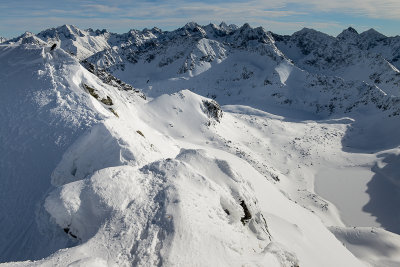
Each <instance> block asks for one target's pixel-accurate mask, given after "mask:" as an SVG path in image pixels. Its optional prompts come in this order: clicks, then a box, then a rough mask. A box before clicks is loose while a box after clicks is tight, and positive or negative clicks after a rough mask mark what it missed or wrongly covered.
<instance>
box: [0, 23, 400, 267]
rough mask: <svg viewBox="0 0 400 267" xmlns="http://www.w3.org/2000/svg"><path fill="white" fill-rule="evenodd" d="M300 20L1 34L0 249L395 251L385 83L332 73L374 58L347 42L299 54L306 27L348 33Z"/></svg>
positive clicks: (79, 256)
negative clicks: (345, 55)
mask: <svg viewBox="0 0 400 267" xmlns="http://www.w3.org/2000/svg"><path fill="white" fill-rule="evenodd" d="M303 33H304V36H303V34H301V33H297V34H295V35H294V36H292V37H290V38H289V37H282V36H277V35H274V34H272V33H269V32H266V31H265V30H264V29H262V28H251V27H250V26H249V25H248V24H245V25H243V26H242V27H236V26H234V25H230V26H227V25H226V24H221V25H213V24H210V25H207V26H200V25H198V24H196V23H189V24H187V25H185V26H184V27H182V28H180V29H178V30H176V31H173V32H162V31H161V30H159V29H157V28H154V29H151V30H146V29H145V30H143V31H135V30H132V31H130V32H129V33H127V34H125V35H116V34H112V33H108V32H106V31H93V30H87V31H82V30H79V29H77V28H76V27H73V26H68V25H66V26H62V27H59V28H54V29H50V30H46V31H44V32H42V33H40V34H38V35H37V36H36V35H34V34H31V33H25V34H24V35H22V36H20V37H19V38H15V39H13V40H10V41H8V42H6V43H5V44H2V45H0V63H1V66H4V67H5V68H4V71H2V72H1V73H0V92H1V93H0V94H1V98H0V99H1V100H0V101H1V106H2V107H3V112H2V113H1V115H0V116H1V117H0V118H1V122H2V125H4V127H2V128H1V129H0V131H1V135H0V144H1V147H3V148H5V149H4V151H5V153H1V156H0V164H1V169H2V173H1V179H0V183H1V185H0V188H1V189H0V190H1V194H0V198H1V199H0V201H1V202H0V203H2V204H1V206H0V207H1V211H2V214H7V216H4V217H3V218H2V219H1V220H0V226H1V228H0V229H1V230H0V238H1V242H0V262H8V263H5V264H4V265H5V266H54V265H60V266H67V265H71V266H128V265H129V266H131V265H133V266H155V265H157V266H160V265H164V266H175V265H185V266H187V265H190V266H208V265H218V266H228V265H230V266H232V265H233V266H242V265H249V266H266V265H267V266H396V265H398V264H399V262H400V243H399V242H398V234H400V230H399V228H398V225H400V221H399V220H400V219H399V218H400V214H399V213H398V209H397V204H398V201H399V198H398V196H399V195H398V189H399V181H398V175H397V174H398V171H399V169H398V167H397V166H398V155H399V154H400V149H399V145H400V139H399V136H400V132H399V131H400V130H399V129H398V127H397V125H399V118H400V117H399V109H400V106H399V99H398V96H396V94H395V93H391V94H388V93H387V92H386V91H388V90H389V89H388V88H389V87H390V86H392V85H393V86H394V84H395V83H389V82H388V83H386V82H385V84H389V85H390V86H389V85H388V87H386V88H381V87H379V85H378V86H377V84H374V83H371V82H370V81H366V82H364V81H363V79H361V78H360V79H359V77H361V76H359V75H358V76H357V75H355V76H354V77H356V78H354V77H342V76H343V75H342V74H341V73H340V71H339V70H340V69H342V68H344V69H346V68H347V69H346V70H347V71H350V70H352V71H353V70H354V69H359V66H365V65H368V64H370V63H371V62H374V61H371V60H372V59H371V58H375V59H376V60H378V61H379V60H380V58H379V57H371V56H369V55H368V56H365V55H366V54H365V53H364V52H360V51H358V50H357V51H356V52H354V53H353V54H354V55H356V56H354V57H353V59H357V60H355V61H354V62H355V63H354V62H353V61H352V62H351V64H347V63H346V64H344V65H342V66H341V67H338V66H336V67H337V70H335V71H333V70H334V68H333V67H332V66H331V65H329V64H325V63H324V64H322V65H321V66H323V67H321V69H318V70H317V69H313V68H314V67H315V66H317V65H309V66H308V65H307V64H308V63H307V64H306V63H304V65H302V64H300V63H299V62H302V60H303V59H302V57H303V55H304V54H303V52H302V51H299V50H297V49H300V48H293V47H294V45H292V48H293V49H287V50H285V49H284V48H282V47H283V46H284V45H288V44H289V45H290V43H291V42H295V41H296V40H302V41H301V42H303V43H304V42H305V41H304V40H305V39H304V38H309V37H307V36H309V35H310V34H311V35H312V36H314V37H310V38H309V39H307V40H314V39H315V40H318V38H320V39H321V42H320V44H322V45H323V44H324V42H326V46H327V47H329V46H330V45H331V42H332V43H337V42H343V44H342V45H343V47H344V46H346V45H349V46H350V45H351V46H354V47H356V45H355V44H354V43H353V42H349V40H353V39H351V38H350V37H349V36H354V35H355V34H356V33H354V32H353V31H351V29H350V30H347V31H345V32H344V33H343V34H342V35H340V36H338V37H337V38H334V37H328V36H324V35H321V34H320V33H318V32H315V31H312V30H303ZM300 35H301V36H300ZM296 36H297V37H296ZM299 36H300V37H299ZM321 36H322V37H321ZM357 36H358V34H357ZM363 36H364V37H363V38H370V39H371V40H372V39H374V40H381V39H382V38H384V37H382V36H379V35H377V34H376V33H374V32H371V31H370V32H369V34H368V35H367V34H364V35H363ZM365 36H366V37H365ZM288 38H289V39H288ZM291 38H294V39H291ZM357 38H358V37H357ZM288 40H289V41H288ZM293 40H294V41H293ZM343 40H346V41H343ZM54 42H57V43H58V44H59V46H58V47H60V48H56V49H55V50H54V51H50V46H51V44H52V43H54ZM345 43H346V44H345ZM347 43H350V44H347ZM357 46H358V45H357ZM306 47H308V46H306ZM310 47H311V48H310V49H311V50H312V49H316V44H310ZM71 49H75V50H74V51H75V52H74V53H73V55H72V54H71V53H70V52H72V50H71ZM352 49H354V50H356V48H352ZM360 49H361V48H360ZM65 50H67V51H68V52H65ZM314 55H315V54H314ZM358 55H362V56H361V57H360V58H359V57H358ZM364 56H365V57H364ZM86 57H89V58H87V60H86V61H82V62H81V63H82V65H81V64H80V63H79V61H78V60H81V59H84V58H86ZM378 61H376V62H378ZM379 62H381V61H379ZM379 62H378V63H379ZM353 63H354V64H353ZM352 64H353V65H352ZM357 64H358V65H357ZM385 64H386V63H385ZM83 66H84V67H83ZM384 66H389V67H390V66H392V65H390V63H387V64H386V65H384ZM324 68H325V69H324ZM352 68H354V69H352ZM385 68H386V67H382V66H380V69H379V70H382V74H380V75H379V77H380V78H382V77H390V78H392V77H396V73H397V72H398V70H397V69H396V68H394V67H393V68H390V70H389V69H385ZM364 74H365V71H364V72H362V75H364ZM95 75H98V77H96V76H95ZM360 75H361V74H360ZM385 75H386V76H385ZM21 77H23V79H22V78H21ZM122 81H124V82H128V83H130V84H131V85H132V86H131V85H129V84H126V83H124V82H122ZM390 88H392V87H390ZM393 88H395V87H393ZM393 88H392V89H393ZM139 89H140V90H142V91H143V92H144V93H145V94H146V96H147V99H146V97H144V96H143V94H142V93H141V92H140V90H139ZM385 90H386V91H385ZM393 90H395V89H393ZM213 99H215V100H217V101H218V103H219V104H222V106H220V105H219V104H218V103H217V102H216V101H214V100H213ZM361 226H362V227H361ZM389 231H390V232H389ZM17 261H18V262H17Z"/></svg>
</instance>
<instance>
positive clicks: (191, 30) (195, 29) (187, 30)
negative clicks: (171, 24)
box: [174, 22, 207, 38]
mask: <svg viewBox="0 0 400 267" xmlns="http://www.w3.org/2000/svg"><path fill="white" fill-rule="evenodd" d="M174 32H176V33H178V34H179V35H181V36H193V37H200V38H204V37H206V36H207V32H206V31H205V30H204V29H203V27H202V26H200V25H199V24H197V23H196V22H188V23H186V25H185V26H183V27H182V28H179V29H177V30H176V31H174Z"/></svg>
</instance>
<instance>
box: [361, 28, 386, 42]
mask: <svg viewBox="0 0 400 267" xmlns="http://www.w3.org/2000/svg"><path fill="white" fill-rule="evenodd" d="M360 38H361V39H362V40H365V41H367V40H369V41H379V40H383V39H385V38H387V36H385V35H383V34H382V33H380V32H378V31H376V30H375V29H372V28H371V29H369V30H367V31H365V32H362V33H360Z"/></svg>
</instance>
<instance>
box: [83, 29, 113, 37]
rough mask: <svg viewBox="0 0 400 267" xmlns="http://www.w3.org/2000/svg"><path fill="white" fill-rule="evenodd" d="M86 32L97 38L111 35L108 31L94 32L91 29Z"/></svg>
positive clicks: (98, 30)
mask: <svg viewBox="0 0 400 267" xmlns="http://www.w3.org/2000/svg"><path fill="white" fill-rule="evenodd" d="M85 31H87V32H88V33H89V34H91V35H95V36H99V35H106V34H110V32H109V31H108V30H107V29H102V30H100V29H97V30H93V29H92V28H89V29H86V30H85Z"/></svg>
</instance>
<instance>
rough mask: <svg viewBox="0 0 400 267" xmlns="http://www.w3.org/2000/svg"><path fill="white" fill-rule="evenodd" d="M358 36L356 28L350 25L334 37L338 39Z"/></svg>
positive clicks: (350, 38) (352, 38)
mask: <svg viewBox="0 0 400 267" xmlns="http://www.w3.org/2000/svg"><path fill="white" fill-rule="evenodd" d="M358 37H359V35H358V32H357V31H356V29H354V28H352V27H348V28H347V29H345V30H344V31H342V32H341V33H340V34H339V35H338V36H337V37H336V38H337V39H339V40H354V39H357V38H358Z"/></svg>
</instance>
